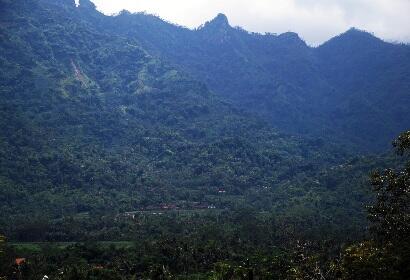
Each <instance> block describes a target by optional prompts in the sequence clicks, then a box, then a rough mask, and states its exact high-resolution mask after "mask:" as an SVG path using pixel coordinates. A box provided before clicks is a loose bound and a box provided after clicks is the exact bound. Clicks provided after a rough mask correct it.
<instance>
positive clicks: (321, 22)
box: [92, 0, 410, 45]
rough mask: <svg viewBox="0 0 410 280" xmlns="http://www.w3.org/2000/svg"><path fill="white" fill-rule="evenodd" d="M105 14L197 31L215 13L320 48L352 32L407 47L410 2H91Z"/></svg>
mask: <svg viewBox="0 0 410 280" xmlns="http://www.w3.org/2000/svg"><path fill="white" fill-rule="evenodd" d="M92 1H93V2H94V4H95V5H96V6H97V9H99V10H100V11H102V12H103V13H105V14H114V13H117V12H119V11H120V10H123V9H125V10H129V11H131V12H140V11H146V12H148V13H151V14H156V15H158V16H160V17H161V18H163V19H166V20H168V21H170V22H173V23H177V24H180V25H183V26H187V27H189V28H195V27H198V26H199V25H201V24H203V23H204V22H205V21H207V20H210V19H212V18H213V17H215V16H216V14H218V13H224V14H226V15H227V17H228V19H229V22H230V23H231V25H233V26H241V27H243V28H244V29H246V30H248V31H254V32H260V33H265V32H272V33H282V32H286V31H294V32H297V33H299V36H300V37H302V38H303V39H304V40H305V41H306V42H307V43H309V44H311V45H318V44H320V43H322V42H324V41H326V40H328V39H329V38H331V37H332V36H335V35H337V34H340V33H342V32H344V31H346V30H347V29H349V28H350V27H357V28H359V29H364V30H367V31H369V32H372V33H374V34H375V35H376V36H378V37H380V38H382V39H385V40H388V41H400V42H407V43H409V42H410V0H92Z"/></svg>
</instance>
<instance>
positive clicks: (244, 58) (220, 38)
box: [107, 12, 410, 151]
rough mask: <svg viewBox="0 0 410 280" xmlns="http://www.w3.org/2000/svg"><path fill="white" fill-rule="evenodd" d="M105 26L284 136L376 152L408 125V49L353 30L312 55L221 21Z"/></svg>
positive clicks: (295, 39) (142, 20)
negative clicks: (192, 27) (193, 25)
mask: <svg viewBox="0 0 410 280" xmlns="http://www.w3.org/2000/svg"><path fill="white" fill-rule="evenodd" d="M109 19H110V21H111V25H112V29H113V31H114V32H116V33H120V34H123V35H124V36H126V37H128V38H136V39H138V40H139V41H140V42H141V43H142V44H143V46H144V47H145V48H146V49H147V50H150V51H152V52H153V53H155V54H157V55H158V56H160V57H163V58H165V59H166V60H167V61H170V62H171V63H173V64H174V65H175V66H176V67H178V68H179V69H182V70H184V71H186V72H187V73H189V74H191V75H193V76H194V77H195V78H197V79H199V80H201V81H204V82H205V83H206V84H207V85H208V86H209V87H210V89H212V90H214V91H215V92H216V93H217V94H219V95H222V96H224V97H226V98H227V99H228V100H230V101H231V102H233V103H234V104H236V105H239V106H240V107H241V108H244V109H246V110H247V111H249V112H253V113H257V114H258V115H259V116H261V117H262V118H264V119H265V120H267V121H268V122H270V123H271V124H272V125H273V126H274V127H276V128H278V129H280V130H281V131H283V132H288V133H292V134H295V133H297V134H302V135H314V136H316V137H317V136H319V137H324V136H326V137H330V139H331V140H332V141H340V142H342V143H349V144H353V145H354V146H355V147H356V149H358V150H361V151H375V150H378V151H380V150H385V149H387V148H388V147H389V145H390V141H391V139H392V138H394V137H395V136H397V134H398V133H400V132H401V131H403V130H405V129H406V128H407V127H408V125H409V124H410V113H409V110H407V107H408V104H409V103H410V99H409V94H408V93H409V91H410V79H409V77H410V66H409V65H410V47H409V46H408V45H404V44H392V43H387V42H383V41H382V40H380V39H378V38H376V37H374V36H373V35H371V34H369V33H367V32H364V31H360V30H357V29H354V28H352V29H350V30H349V31H347V32H346V33H344V34H342V35H340V36H338V37H336V38H333V39H331V40H329V41H328V42H326V43H324V44H323V45H321V46H319V47H317V48H312V47H309V46H308V45H306V43H305V42H304V41H303V40H302V39H300V38H299V36H298V35H297V34H296V33H292V32H288V33H284V34H280V35H276V34H265V35H262V34H257V33H249V32H247V31H245V30H243V29H241V28H237V27H235V28H234V27H231V26H230V25H229V22H228V19H227V18H226V16H225V15H223V14H219V15H218V16H217V17H216V18H215V19H213V20H211V21H209V22H207V23H205V24H204V25H203V26H201V27H199V28H198V29H196V30H189V29H186V28H182V27H179V26H175V25H172V24H169V23H166V22H164V21H162V20H161V19H159V18H157V17H155V16H151V15H146V14H142V13H141V14H130V13H128V12H123V13H121V14H120V15H118V16H116V17H110V18H109ZM107 24H108V21H107ZM107 27H108V25H107Z"/></svg>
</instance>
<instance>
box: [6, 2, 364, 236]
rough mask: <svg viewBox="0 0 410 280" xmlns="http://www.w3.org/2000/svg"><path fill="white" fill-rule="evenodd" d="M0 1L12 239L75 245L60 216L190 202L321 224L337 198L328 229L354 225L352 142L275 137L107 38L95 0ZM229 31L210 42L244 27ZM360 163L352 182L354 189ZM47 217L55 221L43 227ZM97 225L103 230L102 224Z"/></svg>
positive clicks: (221, 22)
mask: <svg viewBox="0 0 410 280" xmlns="http://www.w3.org/2000/svg"><path fill="white" fill-rule="evenodd" d="M0 3H1V13H2V14H1V17H0V38H1V44H0V93H1V94H0V131H1V135H0V148H1V149H0V167H1V168H0V200H1V201H3V203H2V205H1V206H0V207H1V211H0V213H1V214H0V228H2V231H3V232H6V233H7V235H9V236H13V237H14V238H16V239H19V240H43V239H48V240H61V239H64V240H67V239H68V240H70V238H74V237H73V236H77V235H73V234H74V233H72V230H71V226H66V227H65V228H64V229H61V228H59V227H58V226H57V225H60V224H61V220H62V219H63V220H64V218H65V217H83V216H81V215H86V216H88V217H90V220H88V223H89V224H93V223H94V222H95V221H96V220H98V219H99V218H101V217H102V216H104V215H108V214H110V215H117V214H119V213H124V212H127V211H135V210H138V209H142V208H150V207H151V208H152V207H159V206H160V205H163V204H176V205H178V207H181V208H192V207H193V205H198V203H200V204H201V205H202V207H204V205H205V206H206V207H208V206H209V207H216V208H218V209H232V208H235V207H243V206H245V205H248V206H251V207H254V208H255V209H259V210H269V211H271V210H272V211H273V210H274V211H276V212H277V213H286V212H288V211H293V212H292V213H293V215H294V216H296V215H301V216H303V217H305V218H306V216H309V215H310V217H311V218H312V219H315V221H316V223H317V224H320V223H321V222H325V221H326V222H328V221H329V217H328V214H327V213H325V212H322V210H323V209H329V208H331V209H335V210H336V209H339V208H340V207H341V204H343V207H342V209H341V210H338V211H334V213H335V216H334V217H333V218H332V219H331V220H332V224H334V223H333V221H334V220H333V219H340V217H344V219H345V220H346V221H349V225H348V226H346V228H345V230H350V229H351V228H354V227H356V226H358V225H362V221H363V215H362V212H361V208H360V203H361V202H363V201H365V200H367V197H366V192H365V190H364V189H358V190H354V191H352V192H346V190H347V189H349V188H351V189H355V187H356V185H354V184H352V185H349V186H348V187H346V186H344V182H345V180H346V177H348V175H347V174H348V173H349V172H350V171H348V170H351V166H350V164H349V162H350V161H351V160H350V155H351V153H350V152H349V151H348V150H347V149H346V148H344V147H341V146H340V145H336V144H333V143H330V142H329V143H327V142H326V141H324V140H323V139H320V138H313V137H300V136H291V135H289V134H284V133H281V132H278V131H277V130H274V129H273V128H272V126H271V124H269V123H267V122H266V121H264V120H262V119H259V117H258V116H255V115H252V114H251V112H246V111H244V110H243V109H240V108H238V107H237V106H236V105H235V104H234V103H233V102H229V101H227V100H226V99H225V98H224V97H223V96H219V94H218V93H217V92H212V91H210V90H209V89H208V86H207V84H206V83H204V82H202V81H198V80H197V79H196V78H195V77H193V75H192V76H191V75H189V74H187V73H185V72H184V71H182V70H180V69H178V68H175V67H174V66H173V65H170V64H169V63H168V62H166V61H164V60H162V58H160V57H157V56H156V55H154V54H152V53H154V51H153V50H149V48H147V46H146V45H145V44H142V43H141V42H140V40H139V38H134V37H133V36H131V35H130V36H125V35H124V34H122V33H119V34H117V35H115V34H114V32H113V31H112V29H111V28H112V25H111V24H112V20H114V18H111V17H107V16H104V15H102V14H100V13H99V12H97V11H96V10H95V7H94V5H93V4H92V3H91V2H88V1H84V0H83V1H81V4H80V6H79V7H76V6H75V5H74V2H72V1H69V0H59V1H55V0H40V1H37V0H36V1H34V0H29V1H27V0H24V1H23V0H18V1H8V0H2V1H1V2H0ZM136 17H137V18H138V17H141V18H142V19H145V20H149V21H151V20H152V21H154V22H156V24H158V25H161V26H165V27H166V28H170V29H172V30H174V29H175V30H178V32H181V34H184V33H185V32H188V33H189V34H190V32H192V31H189V30H186V29H181V28H179V27H174V26H172V25H168V24H166V23H164V22H162V21H160V20H158V19H156V18H154V17H150V16H145V15H137V16H136ZM131 18H134V16H131ZM118 19H121V16H120V17H119V18H118ZM144 26H146V27H149V26H151V25H150V24H144ZM208 28H222V30H223V29H224V28H227V21H226V18H224V17H223V16H219V17H218V18H217V19H216V20H215V21H213V22H210V23H208V24H206V25H205V26H204V28H203V29H201V32H203V33H200V34H201V35H200V36H204V38H205V37H206V36H209V34H207V32H208V31H207V29H208ZM130 30H133V31H132V32H134V28H133V27H132V26H131V27H130ZM231 31H232V30H231ZM231 31H229V32H228V33H227V34H225V33H224V32H221V34H219V35H218V36H220V37H219V39H216V40H217V42H214V43H212V42H210V43H209V44H210V45H212V44H219V43H218V42H219V41H220V40H224V38H226V36H228V37H229V36H236V34H237V32H239V31H236V30H233V31H232V33H231ZM240 32H243V31H240ZM150 34H151V35H152V34H153V33H150ZM198 34H199V33H198ZM232 34H233V35H232ZM148 36H149V35H148V33H147V37H148ZM255 36H256V35H255ZM257 36H259V35H257ZM293 36H294V35H291V34H290V35H284V36H283V38H282V37H281V39H280V40H285V41H290V42H293V41H295V40H296V41H297V39H295V38H294V37H293ZM261 38H262V37H261ZM228 42H230V41H229V40H228ZM227 51H228V48H227ZM187 55H188V56H189V54H187ZM209 57H210V56H209ZM223 67H225V66H223ZM250 74H254V73H252V72H250ZM232 77H233V76H232ZM359 161H361V160H359ZM368 168H369V167H368V166H363V168H361V169H359V170H358V172H357V173H355V176H354V179H353V180H356V181H355V182H362V180H363V177H365V173H363V172H362V171H361V170H368ZM340 170H346V173H343V172H341V171H340ZM320 174H321V175H320ZM335 174H337V175H336V178H333V179H331V177H334V175H335ZM319 176H322V180H321V181H318V180H317V178H318V177H319ZM312 195H313V196H314V198H313V197H312ZM351 195H353V196H354V197H355V198H354V199H350V198H349V196H351ZM341 198H343V199H341ZM312 199H315V200H316V202H315V203H314V204H312V203H311V201H312ZM301 205H303V207H302V208H300V207H301ZM301 209H302V210H301ZM307 209H310V210H309V212H306V211H307ZM326 211H327V210H326ZM352 212H353V213H355V214H354V215H352ZM306 213H309V214H306ZM349 217H350V218H349ZM10 220H13V223H10V222H9V221H10ZM44 220H45V221H47V222H46V224H49V223H50V224H51V225H49V226H47V227H46V226H44V227H43V228H41V227H42V225H43V224H44ZM69 221H72V220H69ZM70 223H71V222H70ZM100 226H101V227H100V228H98V229H97V232H99V234H100V233H101V232H100V231H102V232H104V228H105V227H106V226H107V225H106V224H105V222H104V224H103V225H100ZM39 227H40V228H39ZM110 227H114V226H113V225H110ZM34 228H36V229H34ZM56 228H57V229H56ZM329 228H330V227H329ZM48 230H50V231H52V233H50V232H49V231H48ZM61 232H64V234H65V235H64V234H62V233H61ZM67 232H68V233H67ZM70 234H72V235H70ZM87 234H88V235H89V236H94V238H95V236H96V234H97V233H95V232H93V231H92V230H90V231H89V232H87ZM45 236H48V237H45ZM62 236H64V237H62ZM67 236H71V237H67ZM81 238H84V237H81ZM111 238H114V237H113V236H111Z"/></svg>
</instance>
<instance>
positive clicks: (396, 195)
mask: <svg viewBox="0 0 410 280" xmlns="http://www.w3.org/2000/svg"><path fill="white" fill-rule="evenodd" d="M393 146H394V147H395V148H396V152H397V153H398V154H399V155H402V156H403V155H405V154H406V153H409V151H410V131H407V132H404V133H402V134H401V135H400V136H399V137H398V139H397V140H395V141H394V142H393ZM371 183H372V186H373V191H374V193H375V196H376V197H375V202H374V204H373V205H371V206H369V207H368V213H369V215H368V218H369V221H370V222H371V224H370V233H371V240H369V241H367V242H362V243H360V244H355V245H353V246H350V247H349V248H347V249H346V250H345V254H344V259H343V270H344V275H345V278H346V279H351V278H356V279H407V278H406V276H408V275H410V268H409V266H408V264H409V263H410V162H407V164H406V166H405V167H404V168H403V169H402V170H394V169H392V168H389V169H386V170H384V171H382V172H375V173H374V174H373V175H372V176H371Z"/></svg>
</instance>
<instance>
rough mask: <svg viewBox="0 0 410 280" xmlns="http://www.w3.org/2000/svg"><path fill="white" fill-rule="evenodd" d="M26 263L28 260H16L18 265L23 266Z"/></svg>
mask: <svg viewBox="0 0 410 280" xmlns="http://www.w3.org/2000/svg"><path fill="white" fill-rule="evenodd" d="M25 262H26V259H25V258H17V259H16V262H15V263H16V265H19V266H20V265H23V264H24V263H25Z"/></svg>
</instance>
